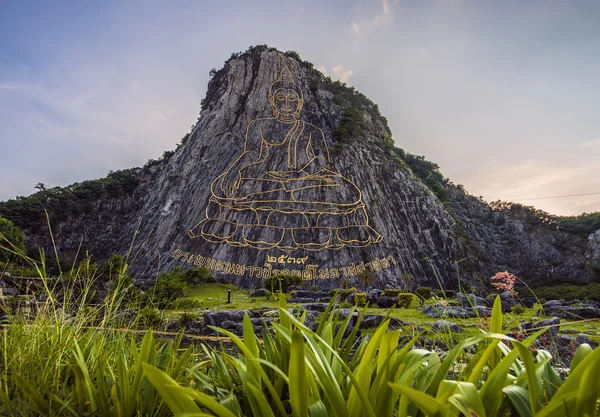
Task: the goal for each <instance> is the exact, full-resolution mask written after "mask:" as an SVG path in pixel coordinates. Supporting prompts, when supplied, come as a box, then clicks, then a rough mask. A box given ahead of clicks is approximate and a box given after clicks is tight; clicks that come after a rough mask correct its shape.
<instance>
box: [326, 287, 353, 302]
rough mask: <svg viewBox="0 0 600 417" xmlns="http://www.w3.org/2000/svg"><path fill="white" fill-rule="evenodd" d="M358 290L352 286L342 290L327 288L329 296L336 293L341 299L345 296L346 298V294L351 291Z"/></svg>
mask: <svg viewBox="0 0 600 417" xmlns="http://www.w3.org/2000/svg"><path fill="white" fill-rule="evenodd" d="M357 291H358V290H357V289H356V288H354V287H352V288H348V289H344V290H329V293H328V294H329V295H330V296H331V297H333V296H334V295H335V293H338V294H339V295H340V299H341V300H342V301H344V300H345V299H346V298H348V296H349V295H350V294H352V293H355V292H357Z"/></svg>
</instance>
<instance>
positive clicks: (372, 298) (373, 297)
mask: <svg viewBox="0 0 600 417" xmlns="http://www.w3.org/2000/svg"><path fill="white" fill-rule="evenodd" d="M382 292H383V291H381V290H378V289H377V288H373V289H372V290H370V291H369V292H368V293H367V301H368V302H369V303H371V304H376V303H377V299H378V298H379V296H380V295H381V293H382Z"/></svg>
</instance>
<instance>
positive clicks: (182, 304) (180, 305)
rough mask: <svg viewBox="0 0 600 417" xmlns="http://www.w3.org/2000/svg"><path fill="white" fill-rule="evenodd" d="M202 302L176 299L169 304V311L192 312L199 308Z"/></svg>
mask: <svg viewBox="0 0 600 417" xmlns="http://www.w3.org/2000/svg"><path fill="white" fill-rule="evenodd" d="M203 304H204V302H203V301H202V300H199V299H197V298H190V297H183V298H177V299H175V300H173V301H171V302H170V303H169V309H171V310H193V309H196V308H201V307H202V305H203Z"/></svg>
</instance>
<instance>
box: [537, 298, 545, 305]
mask: <svg viewBox="0 0 600 417" xmlns="http://www.w3.org/2000/svg"><path fill="white" fill-rule="evenodd" d="M538 301H539V303H540V304H542V305H543V304H546V299H545V298H540V299H539V300H538Z"/></svg>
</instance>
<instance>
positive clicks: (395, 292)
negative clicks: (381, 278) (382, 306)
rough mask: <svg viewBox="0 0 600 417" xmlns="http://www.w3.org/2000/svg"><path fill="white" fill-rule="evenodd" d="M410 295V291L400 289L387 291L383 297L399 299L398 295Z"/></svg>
mask: <svg viewBox="0 0 600 417" xmlns="http://www.w3.org/2000/svg"><path fill="white" fill-rule="evenodd" d="M407 293H410V291H408V290H401V289H399V288H394V289H391V290H385V291H384V292H383V293H382V294H381V295H383V296H385V297H397V296H398V294H407Z"/></svg>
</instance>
